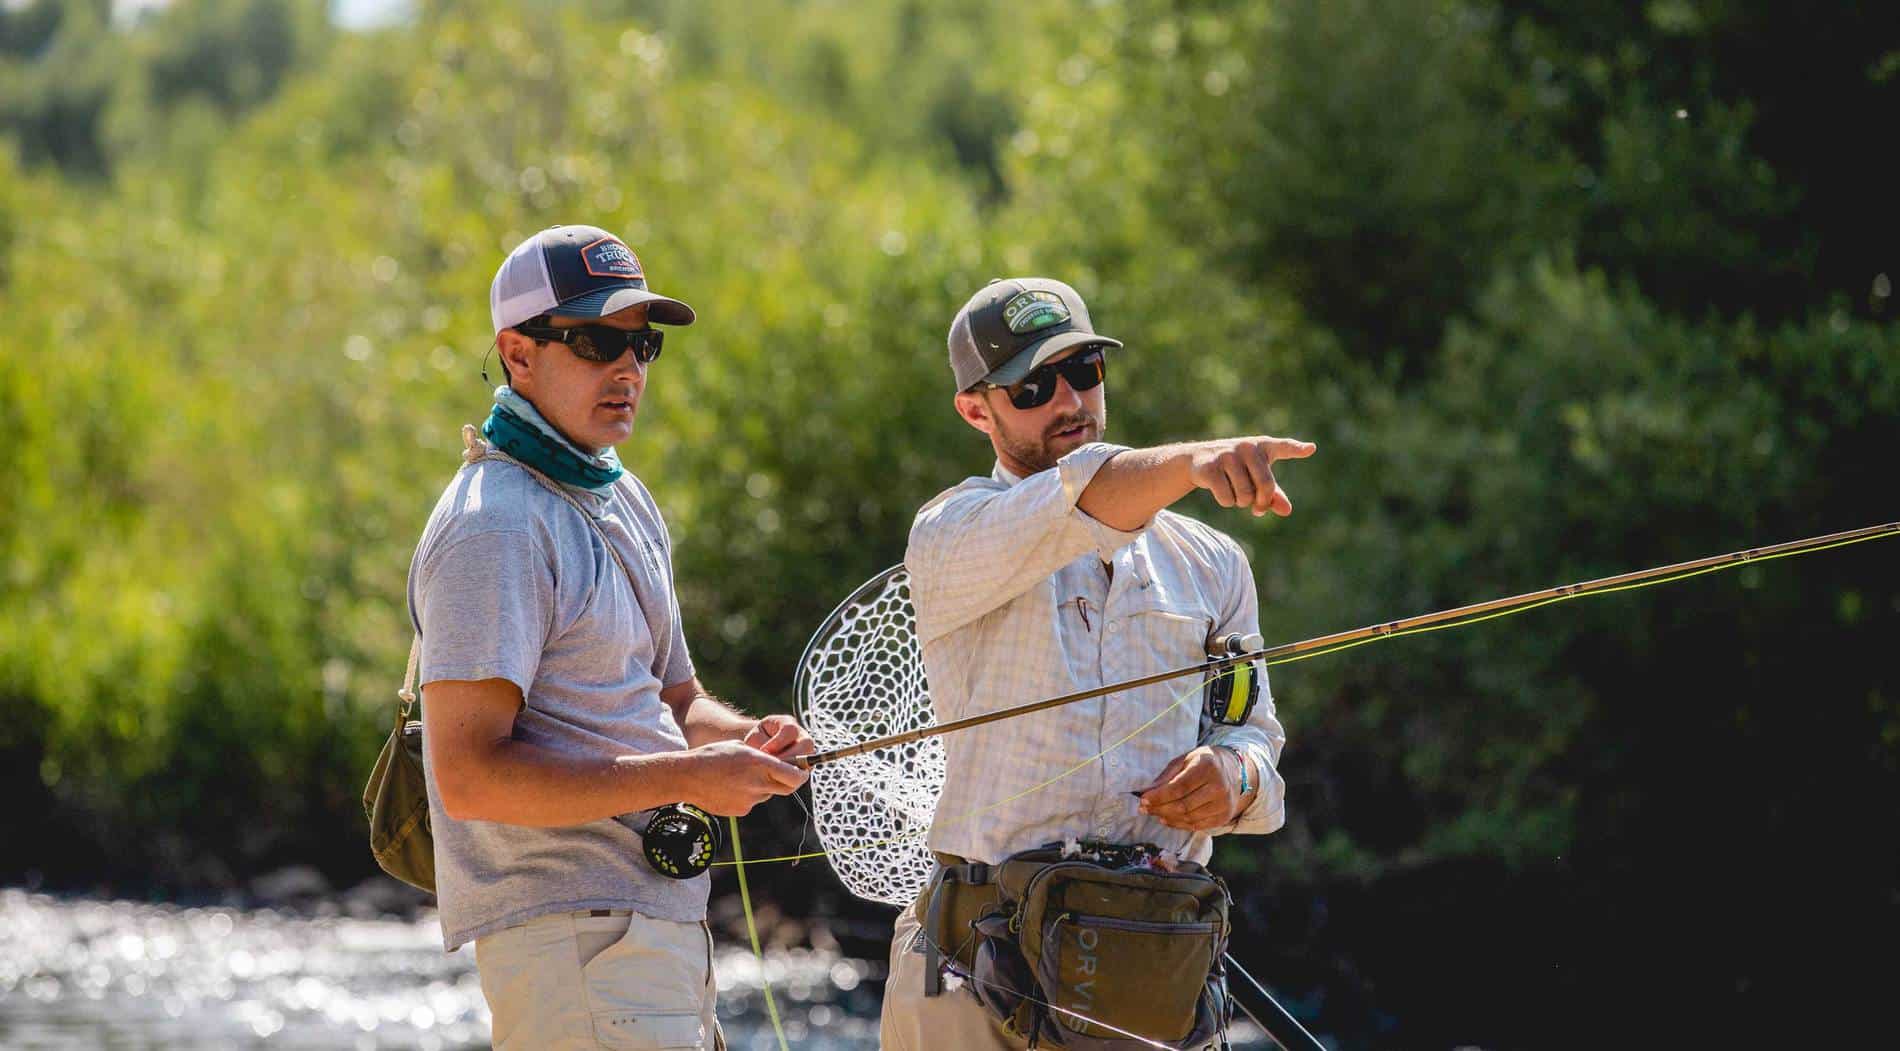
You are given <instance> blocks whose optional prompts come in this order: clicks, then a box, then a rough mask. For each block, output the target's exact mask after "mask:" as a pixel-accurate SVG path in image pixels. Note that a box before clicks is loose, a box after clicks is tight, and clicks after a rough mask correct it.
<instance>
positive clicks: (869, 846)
mask: <svg viewBox="0 0 1900 1051" xmlns="http://www.w3.org/2000/svg"><path fill="white" fill-rule="evenodd" d="M1221 674H1222V675H1226V674H1228V672H1225V671H1223V672H1222V673H1221ZM1200 690H1201V684H1200V683H1195V684H1194V685H1193V686H1190V687H1188V688H1187V689H1185V690H1183V691H1181V692H1180V693H1179V694H1176V695H1175V698H1174V702H1173V703H1171V704H1169V705H1168V706H1167V707H1166V708H1163V709H1161V711H1159V712H1157V713H1156V714H1155V717H1154V718H1152V719H1149V720H1148V721H1147V722H1145V723H1142V724H1141V725H1140V726H1137V727H1135V728H1134V729H1133V730H1130V731H1129V732H1128V734H1127V735H1126V736H1124V737H1122V738H1121V739H1120V740H1118V741H1116V742H1114V743H1113V744H1111V745H1109V746H1108V747H1107V748H1104V749H1102V750H1101V751H1099V752H1096V753H1095V754H1094V755H1091V756H1089V757H1088V758H1087V759H1084V760H1082V761H1081V762H1079V763H1077V764H1076V765H1074V766H1072V767H1070V768H1068V769H1067V770H1064V771H1062V772H1061V773H1059V774H1057V775H1056V776H1054V777H1052V778H1050V779H1049V780H1047V781H1044V782H1042V783H1041V784H1037V785H1031V786H1030V787H1028V788H1025V789H1023V790H1022V791H1020V792H1018V793H1016V794H1015V795H1013V796H1010V797H1008V798H1007V799H1000V800H997V801H996V802H994V803H991V804H990V805H988V806H985V807H980V808H978V809H976V810H972V811H970V812H969V813H967V814H961V815H958V816H956V817H951V818H947V819H945V820H944V822H943V824H944V826H945V827H949V826H951V825H955V824H958V823H960V822H964V821H968V820H970V819H972V818H977V817H981V816H983V815H984V814H987V813H989V812H990V811H992V810H995V809H996V808H998V807H1003V806H1008V805H1009V804H1011V803H1014V802H1016V801H1017V800H1019V799H1023V798H1025V797H1027V796H1031V795H1034V794H1035V793H1037V792H1040V791H1042V790H1043V789H1045V788H1048V787H1049V786H1050V785H1053V784H1055V783H1056V782H1057V781H1060V780H1062V779H1063V778H1065V777H1068V776H1070V775H1071V774H1076V773H1080V772H1081V771H1083V770H1086V769H1088V768H1089V767H1090V766H1092V765H1094V763H1095V762H1096V760H1098V759H1101V758H1102V757H1103V756H1106V755H1107V754H1108V753H1110V752H1112V751H1114V750H1115V749H1117V748H1120V747H1121V746H1122V745H1124V744H1127V743H1128V742H1129V741H1132V740H1134V739H1135V738H1136V737H1138V736H1140V735H1141V734H1142V733H1143V732H1144V731H1146V730H1147V729H1148V728H1149V727H1150V726H1153V725H1154V724H1156V723H1158V722H1160V721H1161V720H1162V719H1164V718H1166V717H1167V715H1168V713H1169V712H1172V711H1174V710H1175V709H1176V708H1179V707H1180V706H1181V705H1182V704H1183V703H1185V702H1186V701H1187V699H1188V698H1189V697H1192V696H1194V695H1195V694H1198V693H1199V692H1200ZM933 827H934V826H933ZM929 833H930V829H919V830H918V831H916V832H907V833H905V834H904V835H901V836H892V837H891V838H889V839H886V840H881V841H879V842H876V843H864V844H861V845H859V846H855V847H849V848H846V849H844V850H818V851H813V852H811V853H808V854H786V855H782V856H780V857H776V858H755V859H753V860H752V861H745V862H741V861H739V860H736V859H735V860H733V861H715V862H713V863H712V867H713V868H718V867H720V866H722V865H742V864H743V865H770V864H773V863H775V862H796V861H807V860H810V859H812V858H822V857H829V856H830V855H833V854H854V853H858V852H861V851H866V850H877V849H879V848H882V847H888V846H890V845H892V844H894V843H902V842H905V841H907V840H911V839H916V838H918V837H919V836H924V835H928V834H929Z"/></svg>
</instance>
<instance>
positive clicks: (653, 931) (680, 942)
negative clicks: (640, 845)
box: [581, 916, 715, 1048]
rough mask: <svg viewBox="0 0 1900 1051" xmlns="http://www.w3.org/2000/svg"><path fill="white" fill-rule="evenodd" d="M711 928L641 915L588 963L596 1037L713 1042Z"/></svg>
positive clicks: (615, 1042) (661, 1044) (627, 1044)
mask: <svg viewBox="0 0 1900 1051" xmlns="http://www.w3.org/2000/svg"><path fill="white" fill-rule="evenodd" d="M706 938H707V935H706V930H705V928H704V927H702V926H701V925H700V924H697V923H676V922H672V921H669V920H656V919H650V918H648V917H644V916H635V917H634V918H633V921H632V922H631V923H630V924H629V925H628V927H627V932H626V934H625V936H623V937H622V938H621V939H620V940H619V941H616V942H614V943H613V944H612V945H609V946H607V947H606V948H605V949H602V950H601V951H600V952H599V953H598V954H596V955H595V956H594V957H593V958H592V959H590V960H588V961H587V963H586V964H585V965H584V966H582V967H581V980H582V982H583V984H584V985H585V987H586V991H587V1005H588V1010H589V1012H590V1013H591V1015H592V1018H593V1023H594V1036H595V1039H597V1040H599V1041H600V1043H601V1044H602V1045H603V1046H605V1047H613V1048H710V1047H712V1046H713V1044H714V1040H715V1034H714V1033H713V1032H711V1031H709V1030H710V1029H711V1027H710V1026H709V1024H708V1021H707V1020H708V1019H709V1018H711V1016H712V996H713V995H714V994H713V989H714V988H715V987H714V986H713V984H712V969H711V963H710V960H709V958H708V952H707V944H706Z"/></svg>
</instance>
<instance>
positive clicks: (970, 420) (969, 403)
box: [956, 390, 996, 434]
mask: <svg viewBox="0 0 1900 1051" xmlns="http://www.w3.org/2000/svg"><path fill="white" fill-rule="evenodd" d="M956 404H957V415H958V416H961V417H963V422H964V423H967V424H969V425H970V426H972V427H975V428H976V429H977V430H979V431H982V432H983V433H984V434H993V433H995V431H996V419H995V417H993V416H991V415H990V404H989V402H988V401H986V400H984V398H983V394H982V392H979V391H967V390H966V391H958V392H957V401H956Z"/></svg>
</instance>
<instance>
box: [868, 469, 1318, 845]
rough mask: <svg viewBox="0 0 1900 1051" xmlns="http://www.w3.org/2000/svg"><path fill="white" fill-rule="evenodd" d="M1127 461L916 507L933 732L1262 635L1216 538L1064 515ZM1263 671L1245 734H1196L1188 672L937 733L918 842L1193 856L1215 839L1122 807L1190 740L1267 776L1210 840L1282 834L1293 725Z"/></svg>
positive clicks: (1253, 606)
mask: <svg viewBox="0 0 1900 1051" xmlns="http://www.w3.org/2000/svg"><path fill="white" fill-rule="evenodd" d="M1122 448H1123V447H1121V446H1114V445H1107V444H1103V443H1094V444H1090V445H1086V446H1083V447H1082V448H1080V449H1077V450H1075V451H1074V452H1071V453H1070V454H1069V455H1067V456H1065V457H1063V458H1062V460H1061V462H1060V463H1058V464H1057V465H1056V466H1055V467H1054V468H1052V469H1050V470H1047V471H1043V472H1041V473H1038V474H1035V475H1032V476H1030V477H1028V478H1023V479H1018V478H1016V477H1015V476H1014V475H1012V474H1010V473H1009V472H1008V471H1006V470H1005V469H1004V468H1003V467H1002V465H1001V464H998V465H997V467H996V469H995V470H994V471H993V472H992V474H991V475H990V477H988V478H970V479H968V480H966V481H965V482H963V484H961V485H959V486H957V487H956V488H954V489H950V490H948V491H946V492H944V493H942V494H940V495H938V496H937V497H936V498H935V499H933V500H931V501H930V502H929V503H928V504H925V505H924V507H923V509H922V510H920V511H919V512H918V513H917V519H916V522H915V523H914V524H913V525H912V527H911V533H910V547H909V550H908V551H907V552H906V554H905V556H904V562H905V565H906V566H908V567H909V569H910V576H911V599H912V603H913V604H914V606H915V607H916V612H917V632H918V641H919V642H920V643H921V644H922V647H923V655H924V669H925V671H926V673H927V674H928V675H929V677H930V696H931V700H932V702H933V703H934V704H935V705H936V710H937V719H938V721H939V722H948V721H950V720H952V719H960V718H964V717H966V716H970V715H975V714H978V713H980V712H986V711H994V710H996V709H999V708H1007V707H1010V706H1012V705H1017V704H1024V703H1027V702H1029V701H1036V700H1042V699H1045V698H1049V697H1055V696H1058V695H1060V694H1066V693H1073V692H1076V691H1079V690H1085V689H1088V688H1090V687H1094V686H1101V685H1104V684H1107V683H1111V682H1118V681H1121V680H1125V679H1132V678H1137V677H1140V676H1142V675H1150V674H1153V673H1155V672H1158V671H1166V670H1168V669H1171V668H1179V667H1184V666H1186V665H1189V664H1194V663H1196V662H1199V661H1203V660H1206V659H1207V643H1208V640H1209V639H1210V638H1211V637H1213V636H1215V635H1224V634H1226V633H1228V632H1234V631H1238V632H1249V633H1251V632H1254V631H1257V630H1259V604H1258V603H1259V600H1258V598H1257V596H1256V592H1255V590H1254V582H1253V573H1252V571H1251V569H1250V568H1249V567H1248V564H1247V557H1246V555H1245V554H1243V553H1242V552H1241V550H1240V548H1239V546H1238V545H1236V544H1235V543H1234V541H1233V540H1232V539H1230V538H1229V537H1228V536H1226V535H1225V534H1223V533H1221V532H1219V531H1218V530H1215V529H1212V528H1209V527H1208V526H1205V525H1202V524H1201V523H1199V522H1196V521H1194V520H1193V519H1191V518H1186V517H1184V516H1181V515H1177V514H1175V513H1173V512H1171V511H1165V510H1164V511H1162V512H1160V513H1159V514H1157V515H1156V516H1155V517H1154V519H1153V520H1152V521H1151V522H1149V523H1148V525H1146V526H1144V527H1142V528H1141V529H1138V530H1135V531H1133V532H1123V531H1121V530H1118V529H1114V528H1111V527H1109V526H1107V525H1105V524H1103V523H1102V522H1099V521H1097V520H1096V519H1095V518H1093V517H1091V516H1090V515H1088V514H1087V513H1085V512H1084V511H1082V510H1081V509H1080V508H1078V507H1077V506H1076V501H1077V500H1078V499H1079V498H1080V497H1081V495H1082V490H1083V489H1084V488H1086V487H1087V486H1088V484H1089V481H1090V480H1091V479H1093V478H1094V477H1095V472H1096V471H1097V470H1099V469H1100V468H1101V466H1102V464H1104V463H1106V462H1107V461H1108V459H1109V457H1111V456H1113V455H1114V454H1115V453H1117V452H1120V451H1122ZM1256 674H1258V675H1259V676H1260V679H1261V686H1260V693H1261V696H1260V703H1259V704H1258V705H1257V706H1256V707H1255V708H1254V711H1253V715H1252V716H1251V717H1250V718H1249V720H1248V722H1247V724H1246V725H1245V726H1218V725H1213V724H1211V723H1207V722H1205V721H1204V720H1203V717H1202V709H1203V705H1202V702H1201V695H1200V691H1201V685H1200V683H1201V680H1200V678H1199V677H1197V676H1187V677H1184V678H1180V679H1175V680H1171V681H1168V682H1162V683H1156V684H1154V685H1151V686H1146V687H1143V688H1141V689H1137V690H1129V691H1124V692H1121V693H1115V694H1110V695H1108V696H1106V697H1098V698H1093V699H1090V700H1086V701H1078V702H1076V703H1073V704H1069V705H1064V706H1062V707H1059V708H1051V709H1047V710H1044V711H1041V712H1036V713H1033V714H1030V715H1025V716H1019V717H1017V718H1014V719H1005V720H1001V721H999V722H994V723H990V724H988V725H984V726H978V727H974V728H971V729H968V730H963V731H959V732H958V733H954V734H950V735H947V736H946V737H945V738H944V750H945V753H946V758H947V762H948V770H947V778H946V780H945V783H944V791H943V796H942V798H941V799H940V800H939V801H938V804H937V811H936V818H935V821H934V822H933V824H932V826H931V832H930V845H931V846H932V847H933V848H934V849H936V850H940V851H947V852H949V853H952V854H957V855H961V856H962V857H965V858H969V859H971V860H976V861H985V862H992V863H993V862H996V861H1000V860H1001V859H1003V858H1004V857H1007V856H1008V855H1010V854H1012V853H1015V852H1017V851H1020V850H1026V849H1029V848H1031V847H1036V846H1041V845H1042V844H1044V843H1051V842H1064V841H1067V840H1070V839H1076V840H1104V841H1110V842H1117V843H1153V844H1156V845H1158V846H1162V847H1166V848H1170V849H1173V850H1176V851H1179V852H1180V853H1181V855H1182V856H1183V857H1185V858H1187V859H1188V860H1191V861H1196V862H1201V863H1205V862H1206V861H1207V859H1208V857H1209V856H1210V855H1211V854H1212V853H1213V842H1212V839H1211V838H1210V836H1209V835H1205V834H1191V833H1188V832H1185V831H1183V830H1181V829H1176V828H1171V827H1169V826H1167V825H1164V824H1162V823H1161V822H1160V821H1158V820H1156V819H1154V818H1152V817H1149V816H1147V815H1144V814H1142V813H1141V812H1140V810H1139V808H1138V802H1139V801H1138V800H1137V799H1136V798H1135V796H1134V795H1132V794H1131V793H1132V792H1133V791H1134V790H1135V789H1138V788H1142V787H1145V786H1147V785H1149V784H1151V783H1152V782H1153V781H1154V779H1155V777H1156V775H1158V774H1159V773H1160V772H1161V770H1162V768H1163V767H1165V766H1166V765H1167V764H1168V762H1169V760H1171V759H1173V758H1174V757H1176V756H1178V755H1181V754H1182V753H1184V752H1187V751H1190V750H1192V749H1193V748H1194V747H1195V746H1197V745H1202V744H1226V745H1232V746H1234V747H1236V748H1239V749H1241V750H1242V751H1244V752H1247V753H1249V754H1251V755H1252V756H1253V758H1254V760H1255V763H1256V764H1257V765H1258V767H1259V770H1260V773H1261V780H1262V786H1261V790H1260V793H1259V795H1258V796H1257V797H1256V799H1255V801H1254V802H1253V804H1252V805H1250V806H1249V807H1248V808H1247V810H1246V811H1245V812H1244V813H1243V814H1242V815H1241V816H1240V819H1239V820H1238V821H1237V822H1236V823H1234V824H1232V825H1229V826H1227V827H1226V828H1222V829H1218V830H1216V834H1218V833H1223V832H1253V833H1264V832H1272V831H1274V830H1275V829H1278V828H1279V827H1280V826H1282V825H1283V824H1285V823H1286V813H1285V800H1286V785H1285V782H1283V781H1282V780H1281V779H1280V776H1279V774H1278V772H1277V770H1276V768H1277V766H1278V765H1279V757H1280V750H1281V748H1282V746H1283V745H1284V744H1285V742H1286V731H1285V730H1284V729H1283V728H1282V727H1281V725H1280V721H1279V719H1278V718H1276V717H1275V714H1274V705H1273V698H1272V696H1271V694H1270V693H1269V691H1268V689H1267V684H1266V676H1265V669H1263V668H1256ZM1183 697H1185V700H1181V699H1182V698H1183ZM1177 700H1181V703H1179V704H1178V705H1177V704H1175V702H1176V701H1177ZM1171 705H1172V706H1173V707H1172V708H1170V706H1171ZM1164 710H1166V714H1165V715H1162V717H1161V718H1160V719H1159V720H1158V721H1156V722H1155V723H1154V724H1153V725H1152V726H1148V727H1147V728H1146V729H1141V730H1140V732H1138V733H1137V732H1136V731H1137V730H1138V729H1139V728H1140V727H1142V724H1144V723H1147V722H1148V721H1149V720H1151V719H1155V717H1156V716H1157V715H1159V714H1161V713H1162V712H1163V711H1164ZM1130 734H1133V735H1134V736H1133V737H1130V738H1129V739H1128V740H1127V741H1125V742H1123V743H1121V744H1119V745H1117V744H1116V742H1118V741H1122V739H1123V738H1124V737H1129V735H1130ZM1076 766H1080V767H1081V769H1079V770H1077V771H1076V772H1075V773H1072V774H1069V775H1068V776H1066V777H1062V778H1061V779H1060V780H1057V781H1055V782H1054V783H1053V784H1049V785H1046V786H1044V787H1040V788H1038V787H1037V786H1039V785H1043V783H1044V782H1046V781H1048V780H1049V779H1050V778H1054V777H1056V776H1057V775H1058V774H1061V773H1062V772H1063V771H1065V770H1068V769H1070V768H1071V767H1076ZM1025 793H1026V794H1025ZM1019 796H1020V798H1018V797H1019Z"/></svg>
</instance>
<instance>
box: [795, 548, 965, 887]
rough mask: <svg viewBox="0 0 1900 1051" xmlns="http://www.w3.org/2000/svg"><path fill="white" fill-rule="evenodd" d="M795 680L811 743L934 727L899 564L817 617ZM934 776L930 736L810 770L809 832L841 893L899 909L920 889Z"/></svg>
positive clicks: (825, 747)
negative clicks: (819, 621) (813, 828)
mask: <svg viewBox="0 0 1900 1051" xmlns="http://www.w3.org/2000/svg"><path fill="white" fill-rule="evenodd" d="M795 689H796V692H797V696H798V709H799V711H798V720H799V722H800V723H801V724H803V726H804V727H805V730H806V732H808V733H810V734H811V736H812V740H813V741H814V742H815V743H816V744H817V747H818V750H819V751H821V752H822V751H829V750H832V749H836V748H844V747H848V746H850V745H854V744H860V743H862V742H864V741H869V740H874V739H876V738H879V737H887V736H890V735H893V734H901V733H905V732H907V731H910V730H917V729H922V728H923V727H926V726H932V725H935V724H936V721H937V719H936V713H935V712H934V711H933V709H932V708H931V705H930V689H929V685H928V684H927V683H926V682H925V681H924V660H923V654H922V652H921V651H920V650H919V649H918V645H917V621H916V618H915V616H913V615H912V613H911V605H910V574H909V573H908V572H906V571H905V569H904V567H903V565H902V564H901V563H900V564H898V565H895V566H892V567H891V568H889V569H887V570H885V571H884V572H882V573H879V574H878V575H877V576H875V577H872V578H871V579H870V580H868V581H866V582H865V584H864V585H863V586H862V587H860V588H858V590H857V591H856V592H854V593H853V594H852V595H851V597H849V598H847V599H845V600H844V602H843V603H841V604H840V605H839V606H838V608H837V609H836V610H833V611H832V614H831V616H830V617H828V618H826V620H825V623H824V625H823V626H822V627H820V628H819V629H818V633H817V634H816V635H814V636H812V640H811V643H810V644H809V645H807V646H806V647H805V655H804V656H803V657H801V658H800V659H799V662H798V676H797V680H796V683H795ZM943 776H944V760H943V740H942V738H938V737H930V738H925V739H923V740H920V741H912V742H910V743H908V744H902V745H897V746H894V747H891V748H882V749H879V750H877V751H874V752H866V753H863V754H860V755H853V756H846V757H844V758H842V759H838V760H836V761H834V762H829V763H821V764H819V765H818V766H816V767H813V768H812V772H811V793H812V802H813V807H812V811H813V820H814V821H815V822H816V824H817V826H818V838H819V840H820V841H821V842H823V843H824V846H825V850H826V853H827V855H828V856H829V857H830V859H831V864H832V867H833V868H834V869H836V870H837V873H838V877H839V879H841V880H843V881H844V885H845V887H846V888H848V889H849V890H850V891H851V893H853V894H855V895H857V896H858V897H860V898H865V899H868V900H871V901H881V902H885V903H887V904H891V905H899V906H903V905H909V904H910V903H911V901H912V900H913V899H914V898H916V897H917V895H918V892H920V891H922V890H923V888H924V882H925V881H926V880H927V879H929V877H930V871H931V865H932V862H933V859H932V858H931V855H930V851H929V848H928V847H927V846H926V845H925V843H924V837H925V835H926V834H927V833H928V832H929V830H930V819H931V815H932V814H933V813H934V812H935V811H936V807H937V797H938V795H939V794H940V793H941V792H942V791H943Z"/></svg>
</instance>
